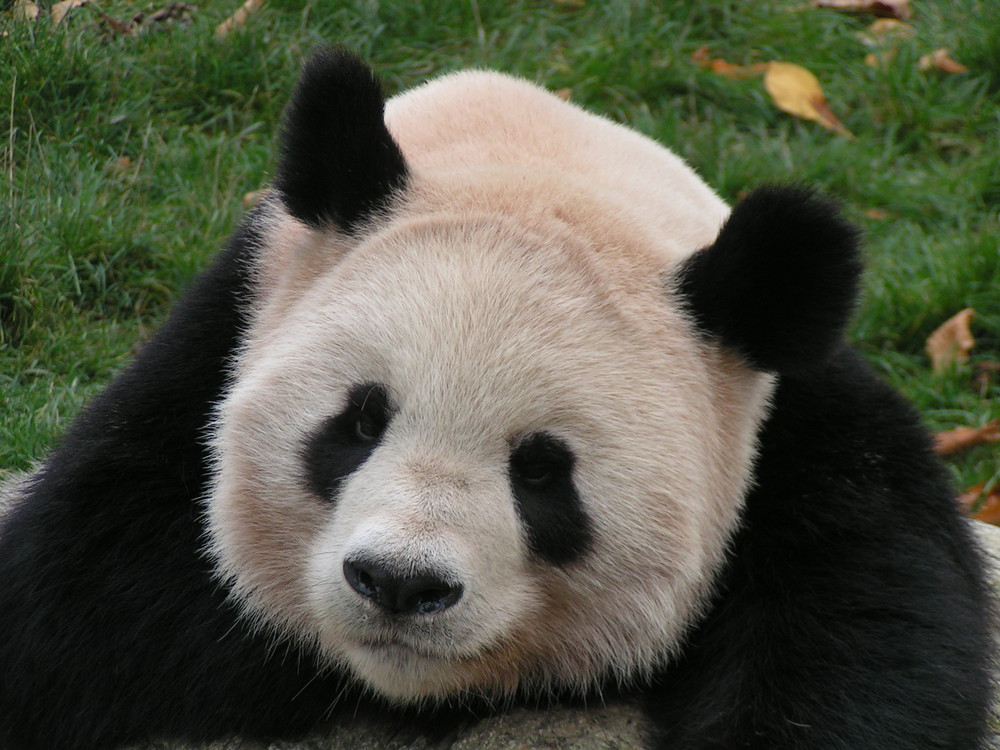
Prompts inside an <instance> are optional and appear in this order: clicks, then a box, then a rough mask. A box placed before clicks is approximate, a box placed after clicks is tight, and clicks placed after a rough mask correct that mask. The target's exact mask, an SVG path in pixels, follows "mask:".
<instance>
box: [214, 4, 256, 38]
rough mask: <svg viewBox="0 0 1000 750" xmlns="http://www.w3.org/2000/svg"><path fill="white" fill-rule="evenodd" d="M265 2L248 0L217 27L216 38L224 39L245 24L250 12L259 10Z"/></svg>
mask: <svg viewBox="0 0 1000 750" xmlns="http://www.w3.org/2000/svg"><path fill="white" fill-rule="evenodd" d="M263 4H264V0H246V2H245V3H243V5H241V6H240V7H239V8H237V9H236V12H235V13H233V15H231V16H230V17H229V18H227V19H226V20H225V21H223V22H222V23H220V24H219V25H218V26H216V27H215V38H216V39H224V38H225V37H226V36H227V35H228V34H229V32H230V31H232V30H233V29H236V28H239V27H241V26H243V25H244V24H245V23H246V22H247V19H248V18H249V17H250V14H251V13H254V12H255V11H257V10H258V9H259V8H260V6H262V5H263Z"/></svg>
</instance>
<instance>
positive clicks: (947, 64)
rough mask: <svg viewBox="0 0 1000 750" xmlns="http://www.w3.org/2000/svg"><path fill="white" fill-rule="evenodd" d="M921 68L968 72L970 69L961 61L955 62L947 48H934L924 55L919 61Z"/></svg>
mask: <svg viewBox="0 0 1000 750" xmlns="http://www.w3.org/2000/svg"><path fill="white" fill-rule="evenodd" d="M917 67H918V68H919V69H920V70H924V71H927V70H931V69H935V70H940V71H942V72H944V73H968V72H969V69H968V68H967V67H965V66H964V65H962V63H960V62H955V61H954V60H953V59H952V58H951V55H949V54H948V50H946V49H938V50H934V51H933V52H931V53H930V54H927V55H924V56H923V57H921V58H920V60H919V61H918V62H917Z"/></svg>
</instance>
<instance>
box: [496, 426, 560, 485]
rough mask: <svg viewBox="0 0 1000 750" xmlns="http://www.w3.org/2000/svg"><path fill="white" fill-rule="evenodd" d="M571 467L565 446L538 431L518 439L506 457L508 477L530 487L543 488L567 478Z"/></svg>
mask: <svg viewBox="0 0 1000 750" xmlns="http://www.w3.org/2000/svg"><path fill="white" fill-rule="evenodd" d="M572 468H573V456H572V454H571V453H570V451H569V448H567V447H566V445H565V444H563V443H562V442H561V441H559V440H556V439H555V438H553V437H550V436H548V435H545V434H542V433H539V434H535V435H532V436H531V437H529V438H528V439H527V440H524V441H522V442H521V444H520V445H518V446H517V448H516V449H515V450H514V452H513V453H512V454H511V457H510V474H511V478H512V479H513V480H514V481H515V482H517V483H518V484H520V485H522V486H525V487H529V488H532V489H543V488H546V487H549V486H551V485H555V484H557V483H559V482H562V481H563V480H566V479H568V478H569V475H570V472H571V470H572Z"/></svg>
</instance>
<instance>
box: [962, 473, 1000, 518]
mask: <svg viewBox="0 0 1000 750" xmlns="http://www.w3.org/2000/svg"><path fill="white" fill-rule="evenodd" d="M984 493H985V494H984ZM958 505H959V507H960V508H961V509H962V511H963V512H964V513H965V514H966V515H968V516H969V517H970V518H974V519H976V520H977V521H982V522H983V523H991V524H993V525H994V526H1000V485H994V486H993V487H991V488H990V489H989V491H988V492H987V490H986V482H983V483H982V484H977V485H976V486H975V487H971V488H969V489H968V490H967V491H965V492H963V493H962V494H961V495H959V496H958ZM973 509H975V510H973Z"/></svg>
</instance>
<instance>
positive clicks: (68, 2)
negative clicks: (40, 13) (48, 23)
mask: <svg viewBox="0 0 1000 750" xmlns="http://www.w3.org/2000/svg"><path fill="white" fill-rule="evenodd" d="M89 2H90V0H62V2H60V3H56V4H55V5H53V6H52V9H51V10H50V11H49V16H50V17H51V18H52V24H53V25H55V24H58V23H60V22H61V21H62V20H63V19H64V18H65V17H66V14H67V13H69V12H70V11H71V10H73V8H79V7H80V6H81V5H86V4H87V3H89Z"/></svg>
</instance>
